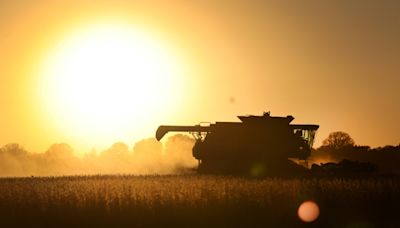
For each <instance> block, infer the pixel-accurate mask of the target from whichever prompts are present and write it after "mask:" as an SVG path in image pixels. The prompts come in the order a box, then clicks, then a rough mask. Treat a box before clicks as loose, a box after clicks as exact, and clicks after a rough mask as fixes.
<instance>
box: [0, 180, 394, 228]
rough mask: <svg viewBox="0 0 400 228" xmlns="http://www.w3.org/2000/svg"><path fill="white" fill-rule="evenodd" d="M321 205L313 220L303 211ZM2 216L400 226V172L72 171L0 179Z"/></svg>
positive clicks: (69, 222)
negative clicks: (283, 175) (285, 175)
mask: <svg viewBox="0 0 400 228" xmlns="http://www.w3.org/2000/svg"><path fill="white" fill-rule="evenodd" d="M307 200H312V201H314V202H315V203H316V204H317V205H318V206H319V208H320V215H319V217H318V218H317V220H315V221H314V222H311V223H305V222H302V221H301V220H300V219H299V217H298V214H297V211H298V208H299V206H300V205H301V203H303V202H304V201H307ZM0 210H1V213H0V216H1V217H0V221H1V224H3V225H4V226H6V227H9V226H25V227H26V226H28V225H29V226H41V227H46V226H48V227H54V226H57V227H61V226H64V227H77V226H82V227H95V226H96V227H179V226H181V227H277V226H279V227H302V226H306V227H307V226H310V227H314V226H315V227H321V226H324V227H327V226H328V227H329V226H331V227H381V226H386V225H392V226H396V225H397V226H398V225H400V221H399V220H398V215H397V213H398V211H399V210H400V179H399V178H394V177H387V178H383V177H382V178H363V179H349V178H348V179H338V178H329V179H328V178H307V179H299V178H294V179H278V178H263V179H255V178H252V179H249V178H241V177H227V176H204V175H171V176H131V175H113V176H67V177H27V178H1V179H0Z"/></svg>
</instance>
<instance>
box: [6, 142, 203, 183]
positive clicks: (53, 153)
mask: <svg viewBox="0 0 400 228" xmlns="http://www.w3.org/2000/svg"><path fill="white" fill-rule="evenodd" d="M193 144H194V139H192V138H191V137H189V136H186V135H174V136H172V137H170V138H169V139H168V140H167V141H166V143H165V145H163V144H161V143H160V142H158V141H157V140H156V139H154V138H149V139H144V140H141V141H139V142H137V143H136V144H135V145H134V146H133V148H131V149H130V148H129V147H128V146H127V145H126V144H125V143H122V142H117V143H114V144H113V145H112V146H111V147H110V148H108V149H107V150H104V151H100V152H96V151H92V152H89V153H85V154H77V153H76V152H74V150H73V149H72V148H71V147H70V146H69V145H68V144H65V143H60V144H53V145H52V146H50V148H49V149H48V150H47V151H46V152H44V153H32V152H28V151H27V150H25V149H24V148H23V147H22V146H21V145H19V144H7V145H4V146H3V147H1V148H0V176H59V175H82V174H121V173H125V174H126V173H130V174H170V173H176V172H179V171H181V170H183V169H187V168H193V167H195V166H196V165H197V161H196V160H195V159H194V158H193V157H192V147H193Z"/></svg>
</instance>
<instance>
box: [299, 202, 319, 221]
mask: <svg viewBox="0 0 400 228" xmlns="http://www.w3.org/2000/svg"><path fill="white" fill-rule="evenodd" d="M297 214H298V216H299V218H300V219H301V220H302V221H303V222H313V221H315V220H316V219H317V218H318V216H319V207H318V205H317V204H316V203H315V202H313V201H305V202H303V203H302V204H301V205H300V207H299V209H298V211H297Z"/></svg>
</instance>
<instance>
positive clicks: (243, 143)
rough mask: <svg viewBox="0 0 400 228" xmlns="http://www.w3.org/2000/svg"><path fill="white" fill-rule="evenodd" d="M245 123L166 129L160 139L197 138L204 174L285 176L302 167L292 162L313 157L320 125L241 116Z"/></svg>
mask: <svg viewBox="0 0 400 228" xmlns="http://www.w3.org/2000/svg"><path fill="white" fill-rule="evenodd" d="M238 118H239V119H240V120H241V122H216V123H215V124H199V125H194V126H165V125H162V126H160V127H159V128H158V129H157V132H156V138H157V140H161V138H162V137H163V136H164V135H165V134H166V133H168V132H189V133H192V134H193V135H194V137H195V138H196V143H195V145H194V147H193V150H192V152H193V156H194V157H195V158H196V159H197V160H198V161H199V167H198V171H199V172H200V173H216V174H243V175H247V174H248V175H255V176H258V175H285V174H290V173H296V172H297V171H298V169H302V167H300V166H298V165H296V164H294V163H293V162H291V161H290V160H289V159H298V160H305V159H307V158H308V157H309V156H310V153H311V147H312V144H313V141H314V137H315V133H316V131H317V129H318V127H319V126H318V125H299V124H290V122H292V120H293V119H294V118H293V116H286V117H273V116H270V113H269V112H266V113H264V114H263V115H262V116H253V115H251V116H238Z"/></svg>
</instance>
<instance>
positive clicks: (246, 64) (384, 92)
mask: <svg viewBox="0 0 400 228" xmlns="http://www.w3.org/2000/svg"><path fill="white" fill-rule="evenodd" d="M398 12H400V4H399V3H398V2H396V1H389V0H387V1H385V0H384V1H379V2H378V1H368V0H367V1H357V0H356V1H324V3H322V2H319V1H294V0H293V1H197V2H196V3H195V2H188V1H123V0H116V1H106V0H100V1H45V0H42V1H34V2H33V1H27V0H21V1H1V2H0V52H1V53H2V54H1V55H0V104H1V109H0V145H4V144H7V143H11V142H16V143H20V144H21V145H23V146H24V147H25V148H27V149H28V150H30V151H36V152H43V151H45V150H46V149H47V148H48V147H49V146H50V145H51V144H53V143H61V142H65V143H68V144H70V145H71V146H72V147H73V148H74V149H75V150H77V151H82V150H83V152H87V151H88V150H90V149H91V148H93V147H95V148H107V147H109V146H110V145H112V143H114V142H118V141H123V142H126V143H127V144H128V145H130V146H132V145H133V144H134V143H135V142H137V141H139V140H141V139H144V138H149V137H154V134H155V131H156V129H157V127H158V126H159V125H161V124H171V125H172V124H173V125H194V124H198V123H199V122H202V121H206V122H215V121H239V120H238V119H237V118H236V116H237V115H247V114H254V115H260V114H262V112H263V111H271V114H272V115H274V116H275V115H281V116H286V115H293V116H294V117H295V120H294V123H304V124H318V125H320V128H319V131H318V133H317V138H316V143H315V145H314V146H319V145H321V142H322V140H323V139H325V138H326V137H327V136H328V134H329V133H330V132H333V131H339V130H340V131H344V132H347V133H349V134H350V135H351V136H352V137H353V138H354V140H355V142H356V144H359V145H370V146H384V145H388V144H391V145H398V144H399V143H400V133H399V128H400V124H399V121H398V118H399V117H400V105H399V104H400V90H399V85H400V68H399V60H400V43H399V40H400V14H399V13H398Z"/></svg>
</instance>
